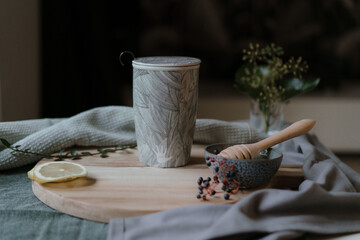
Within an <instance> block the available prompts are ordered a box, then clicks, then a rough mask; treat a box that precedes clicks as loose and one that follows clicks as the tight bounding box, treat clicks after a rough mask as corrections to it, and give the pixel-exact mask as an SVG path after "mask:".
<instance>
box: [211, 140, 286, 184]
mask: <svg viewBox="0 0 360 240" xmlns="http://www.w3.org/2000/svg"><path fill="white" fill-rule="evenodd" d="M235 144H239V143H218V144H213V145H209V146H207V147H206V148H205V161H206V163H207V164H208V166H209V168H210V170H211V171H212V173H213V174H216V171H215V170H216V168H217V169H219V170H218V175H217V176H218V177H219V179H220V180H221V181H222V182H224V174H225V179H228V178H230V179H231V178H232V179H233V180H235V181H237V182H238V183H239V187H240V188H243V189H244V188H255V187H259V186H261V185H264V184H266V183H267V182H269V181H270V179H271V178H272V177H273V176H274V175H275V173H276V172H277V170H278V169H279V167H280V164H281V161H282V157H283V155H282V153H281V152H280V151H279V150H276V149H273V148H269V149H267V150H265V151H263V152H261V153H260V154H259V155H257V156H256V158H255V159H253V160H239V159H230V158H223V157H220V156H217V154H215V153H219V152H221V151H222V150H223V149H225V148H227V147H230V146H233V145H235Z"/></svg>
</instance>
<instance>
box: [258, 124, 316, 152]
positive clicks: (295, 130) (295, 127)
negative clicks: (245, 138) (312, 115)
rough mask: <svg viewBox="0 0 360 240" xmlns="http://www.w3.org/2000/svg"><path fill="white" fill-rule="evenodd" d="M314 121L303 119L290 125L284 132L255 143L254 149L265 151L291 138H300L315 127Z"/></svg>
mask: <svg viewBox="0 0 360 240" xmlns="http://www.w3.org/2000/svg"><path fill="white" fill-rule="evenodd" d="M315 122H316V121H315V120H312V119H303V120H300V121H297V122H295V123H293V124H291V125H290V126H289V127H287V128H285V129H284V130H282V131H280V132H278V133H276V134H274V135H272V136H270V137H268V138H265V139H264V140H261V141H259V142H258V143H256V145H257V146H256V147H257V148H258V150H259V151H262V150H264V149H267V148H269V147H271V146H274V145H276V144H278V143H281V142H284V141H286V140H289V139H291V138H294V137H297V136H300V135H302V134H305V133H307V132H309V131H310V130H311V129H312V128H313V127H314V125H315Z"/></svg>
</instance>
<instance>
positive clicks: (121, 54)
mask: <svg viewBox="0 0 360 240" xmlns="http://www.w3.org/2000/svg"><path fill="white" fill-rule="evenodd" d="M125 53H128V54H130V55H131V56H132V58H133V60H134V59H135V55H134V54H133V53H132V52H130V51H123V52H122V53H120V56H119V61H120V63H121V65H122V66H124V65H125V64H124V63H123V61H122V60H121V57H122V56H123V55H124V54H125Z"/></svg>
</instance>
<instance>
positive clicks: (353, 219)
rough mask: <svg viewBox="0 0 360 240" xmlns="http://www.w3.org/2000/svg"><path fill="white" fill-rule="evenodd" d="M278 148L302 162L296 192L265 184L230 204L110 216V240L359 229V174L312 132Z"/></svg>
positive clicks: (287, 158) (268, 236)
mask: <svg viewBox="0 0 360 240" xmlns="http://www.w3.org/2000/svg"><path fill="white" fill-rule="evenodd" d="M279 148H280V150H281V151H282V152H283V153H284V159H283V164H289V163H291V164H296V163H300V164H303V171H304V175H305V180H304V181H303V182H302V183H301V185H300V187H299V190H298V191H290V190H279V189H264V190H259V191H256V192H254V193H252V194H250V195H248V196H247V197H245V198H243V199H242V200H240V201H239V202H237V203H235V204H233V205H200V204H199V205H195V206H190V207H184V208H179V209H173V210H169V211H165V212H160V213H155V214H152V215H147V216H143V217H135V218H127V219H122V218H119V219H112V220H111V221H110V229H109V234H108V240H115V239H126V240H130V239H157V240H162V239H173V240H175V239H262V240H275V239H279V240H280V239H305V237H306V236H309V234H338V233H352V232H360V175H359V174H358V173H356V172H355V171H353V170H352V169H351V168H350V167H348V166H347V165H345V164H344V163H342V162H341V161H340V160H339V159H338V158H337V157H336V156H335V155H333V154H332V153H331V152H330V151H329V150H327V149H326V148H325V147H324V146H323V145H321V144H320V142H319V141H318V140H317V139H316V137H314V136H310V135H304V136H301V137H297V138H295V139H292V140H289V141H287V142H284V143H282V144H280V146H279ZM210 201H211V199H210ZM199 203H200V202H199Z"/></svg>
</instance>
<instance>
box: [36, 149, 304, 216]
mask: <svg viewBox="0 0 360 240" xmlns="http://www.w3.org/2000/svg"><path fill="white" fill-rule="evenodd" d="M203 149H204V148H203V146H196V145H195V146H194V147H193V150H192V154H191V155H192V157H191V161H190V164H189V165H187V166H185V167H180V168H166V169H165V168H154V167H148V166H145V165H144V164H142V163H140V162H139V160H138V155H137V150H136V149H132V150H124V151H121V152H116V153H111V154H110V156H109V157H108V158H100V157H98V156H88V157H85V158H82V159H80V160H73V161H76V162H77V163H80V164H82V165H84V166H85V167H86V168H87V170H88V176H87V177H85V178H79V179H75V180H73V181H69V182H64V183H45V184H39V183H37V182H35V181H33V184H32V187H33V192H34V194H35V195H36V196H37V198H39V199H40V200H41V201H42V202H44V203H45V204H46V205H48V206H50V207H52V208H54V209H56V210H58V211H60V212H63V213H66V214H69V215H72V216H76V217H80V218H84V219H89V220H94V221H99V222H109V220H110V219H111V218H120V217H134V216H141V215H145V214H150V213H155V212H159V211H163V210H168V209H173V208H178V207H183V206H188V205H194V204H226V203H234V202H236V201H238V200H240V199H241V198H243V197H244V196H246V195H247V194H249V193H251V192H253V191H255V190H258V189H251V190H242V191H240V192H238V193H237V194H235V195H231V198H230V200H225V199H224V198H223V194H218V195H215V196H212V197H211V198H209V200H207V201H204V200H199V199H197V198H196V195H197V193H198V186H197V183H196V182H197V179H198V178H199V177H200V176H202V177H208V176H211V173H210V171H209V169H208V168H207V166H206V165H205V160H204V157H203V156H204V153H203V151H204V150H203ZM89 151H91V150H89ZM92 151H95V150H92ZM46 161H49V160H42V161H40V162H39V163H38V164H40V163H43V162H46ZM68 161H71V160H68ZM289 169H295V170H292V172H293V173H292V174H290V175H293V176H296V177H301V176H302V172H299V168H289ZM280 170H281V169H280ZM294 173H295V175H294ZM277 175H278V176H279V177H280V176H281V171H279V172H278V174H277ZM282 175H284V176H285V175H288V174H282ZM275 178H276V176H275ZM273 182H279V181H273ZM220 185H221V184H219V186H218V187H219V188H220ZM267 187H270V186H267Z"/></svg>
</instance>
